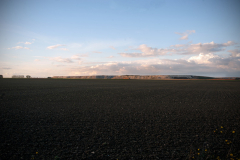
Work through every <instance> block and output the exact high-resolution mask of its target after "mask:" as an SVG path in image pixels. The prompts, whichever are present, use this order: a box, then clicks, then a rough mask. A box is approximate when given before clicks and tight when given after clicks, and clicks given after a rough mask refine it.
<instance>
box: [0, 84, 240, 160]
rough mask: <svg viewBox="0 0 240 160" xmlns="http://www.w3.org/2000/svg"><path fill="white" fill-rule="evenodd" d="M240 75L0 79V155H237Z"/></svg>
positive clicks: (80, 157)
mask: <svg viewBox="0 0 240 160" xmlns="http://www.w3.org/2000/svg"><path fill="white" fill-rule="evenodd" d="M239 104H240V81H234V80H232V81H215V80H211V81H209V80H180V81H178V80H78V79H1V80H0V114H1V116H0V133H1V139H0V140H1V141H0V157H1V158H0V159H24V160H27V159H45V160H46V159H119V160H121V159H230V158H234V159H237V158H239V159H240V107H239Z"/></svg>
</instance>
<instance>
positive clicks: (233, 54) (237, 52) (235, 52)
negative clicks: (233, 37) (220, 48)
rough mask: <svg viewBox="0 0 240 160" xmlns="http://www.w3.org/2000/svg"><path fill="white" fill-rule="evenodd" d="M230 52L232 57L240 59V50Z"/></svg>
mask: <svg viewBox="0 0 240 160" xmlns="http://www.w3.org/2000/svg"><path fill="white" fill-rule="evenodd" d="M228 52H230V53H231V56H232V57H240V50H239V49H234V50H229V51H228Z"/></svg>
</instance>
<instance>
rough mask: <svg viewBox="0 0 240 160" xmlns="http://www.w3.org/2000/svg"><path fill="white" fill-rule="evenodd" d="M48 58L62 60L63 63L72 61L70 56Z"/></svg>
mask: <svg viewBox="0 0 240 160" xmlns="http://www.w3.org/2000/svg"><path fill="white" fill-rule="evenodd" d="M49 60H52V61H56V62H63V63H73V61H72V60H71V59H70V58H62V57H52V58H49Z"/></svg>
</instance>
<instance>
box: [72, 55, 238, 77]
mask: <svg viewBox="0 0 240 160" xmlns="http://www.w3.org/2000/svg"><path fill="white" fill-rule="evenodd" d="M239 59H240V58H235V59H233V58H231V57H230V58H229V57H228V58H222V57H219V56H218V55H214V54H212V53H209V54H205V55H204V54H199V55H198V56H193V57H191V58H189V59H176V60H171V59H156V58H154V59H148V60H136V61H122V62H117V61H115V62H107V63H104V64H97V65H91V66H81V68H75V69H73V70H71V71H74V72H78V73H79V75H93V74H97V75H101V74H108V75H119V74H120V75H124V74H128V75H136V74H137V75H164V74H165V75H169V74H192V75H203V74H204V75H209V76H216V75H224V74H225V73H228V75H231V74H239V73H240V61H239Z"/></svg>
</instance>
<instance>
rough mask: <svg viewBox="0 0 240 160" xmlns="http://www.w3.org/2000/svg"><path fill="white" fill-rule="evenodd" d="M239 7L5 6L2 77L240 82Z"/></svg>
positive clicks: (124, 2)
mask: <svg viewBox="0 0 240 160" xmlns="http://www.w3.org/2000/svg"><path fill="white" fill-rule="evenodd" d="M239 17H240V1H239V0H51V1H49V0H0V75H3V77H4V78H7V77H12V75H25V76H26V75H30V76H32V77H49V76H86V75H201V76H213V77H240V18H239Z"/></svg>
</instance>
